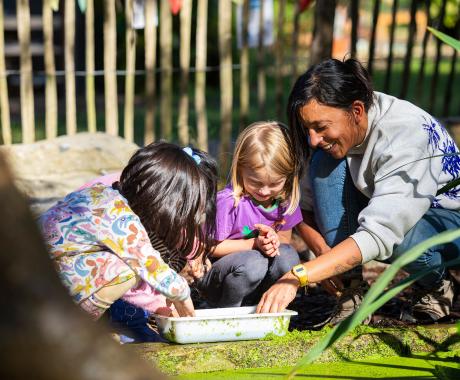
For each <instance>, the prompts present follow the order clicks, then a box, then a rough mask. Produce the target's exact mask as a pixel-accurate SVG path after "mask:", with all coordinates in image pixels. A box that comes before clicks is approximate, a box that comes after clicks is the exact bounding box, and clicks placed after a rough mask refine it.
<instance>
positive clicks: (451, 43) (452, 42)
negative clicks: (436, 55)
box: [428, 27, 460, 51]
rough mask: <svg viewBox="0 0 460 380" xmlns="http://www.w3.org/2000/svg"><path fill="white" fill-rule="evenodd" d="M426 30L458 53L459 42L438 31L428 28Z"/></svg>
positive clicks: (459, 48) (459, 49)
mask: <svg viewBox="0 0 460 380" xmlns="http://www.w3.org/2000/svg"><path fill="white" fill-rule="evenodd" d="M428 30H429V31H430V32H431V33H433V34H434V35H435V36H436V37H438V38H439V39H440V40H441V41H442V42H444V43H446V44H447V45H449V46H452V47H453V48H454V49H455V50H457V51H460V41H459V40H456V39H455V38H452V37H451V36H448V35H447V34H444V33H443V32H440V31H439V30H436V29H433V28H431V27H428Z"/></svg>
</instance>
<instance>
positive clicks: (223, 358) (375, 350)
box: [141, 326, 460, 374]
mask: <svg viewBox="0 0 460 380" xmlns="http://www.w3.org/2000/svg"><path fill="white" fill-rule="evenodd" d="M329 330H330V327H327V328H325V329H323V330H321V331H296V330H294V331H291V332H288V333H287V334H286V335H284V336H277V335H275V334H271V335H270V336H267V337H266V338H265V339H264V340H255V341H254V340H253V341H238V342H224V343H202V344H189V345H161V346H155V344H154V343H152V344H150V345H144V346H142V347H143V348H142V349H141V355H142V356H143V357H145V358H146V359H147V360H149V361H151V362H153V363H155V364H156V365H157V366H158V367H159V368H160V370H163V371H164V372H167V373H169V374H177V373H189V372H206V371H215V370H233V369H242V368H256V367H282V366H286V365H295V364H296V363H297V361H298V360H299V359H300V358H301V357H302V356H303V355H305V354H306V352H307V351H308V350H309V349H310V348H311V347H312V346H313V345H314V344H315V343H316V342H317V341H318V340H319V339H320V338H321V337H322V336H324V335H325V334H327V332H328V331H329ZM155 347H158V348H157V349H155ZM441 350H442V351H447V350H460V337H459V336H458V335H457V334H456V328H451V327H450V326H448V327H437V328H429V329H428V328H426V329H424V328H405V329H401V328H384V329H375V328H369V327H363V326H360V327H359V328H357V329H355V330H354V331H352V332H351V333H350V334H349V335H347V336H346V337H344V338H343V339H342V340H340V341H339V342H337V343H336V344H335V345H334V346H333V347H331V348H329V349H327V350H326V351H325V352H324V353H323V354H322V355H321V356H320V358H318V360H317V363H319V362H337V361H351V360H362V359H366V358H369V357H371V356H380V357H392V356H393V357H394V356H409V355H411V354H412V353H414V352H431V353H433V352H435V351H441Z"/></svg>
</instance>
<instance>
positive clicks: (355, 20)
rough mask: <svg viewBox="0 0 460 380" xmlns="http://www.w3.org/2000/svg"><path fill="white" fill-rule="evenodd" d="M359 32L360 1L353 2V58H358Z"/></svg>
mask: <svg viewBox="0 0 460 380" xmlns="http://www.w3.org/2000/svg"><path fill="white" fill-rule="evenodd" d="M358 30H359V0H351V58H356V45H357V44H358Z"/></svg>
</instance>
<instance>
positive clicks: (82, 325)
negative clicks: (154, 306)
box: [0, 20, 165, 380]
mask: <svg viewBox="0 0 460 380" xmlns="http://www.w3.org/2000/svg"><path fill="white" fill-rule="evenodd" d="M21 22H24V20H22V21H21ZM0 208H1V209H2V210H3V217H4V219H3V222H2V223H1V224H0V242H1V243H0V244H1V249H0V284H1V288H2V289H3V295H2V297H1V299H0V310H2V311H3V313H1V314H0V352H1V353H2V354H1V355H0V378H2V379H38V380H45V379H47V380H60V379H66V380H77V379H79V380H83V379H85V380H86V379H88V380H89V379H92V380H103V379H133V380H134V379H137V380H141V379H142V380H143V379H165V376H163V375H161V374H160V373H159V372H158V371H156V370H155V369H154V368H153V366H150V365H148V364H147V363H146V362H145V361H143V360H141V359H140V358H139V357H136V355H134V353H133V352H132V351H130V350H127V349H126V347H121V346H120V345H119V344H117V343H116V342H115V341H114V340H113V339H111V338H110V336H109V330H108V329H107V327H106V326H105V325H104V324H103V322H102V321H100V322H98V323H95V322H92V321H91V320H90V318H89V316H88V315H85V313H84V312H83V311H82V310H80V308H79V307H78V306H76V305H75V304H74V303H73V302H72V300H71V297H70V296H69V294H68V293H67V291H66V290H65V288H64V287H63V286H62V284H61V282H60V280H59V278H58V276H57V274H56V272H55V270H54V268H53V266H52V260H51V259H50V258H49V256H48V253H47V252H46V249H45V245H44V243H43V240H42V237H41V235H40V232H39V231H38V228H37V224H36V221H35V220H34V218H33V216H32V214H31V212H30V210H29V207H28V205H27V203H26V201H25V199H24V198H23V197H22V195H20V193H19V192H18V191H17V190H16V188H15V187H14V186H13V184H12V176H11V174H10V171H9V170H8V168H7V167H6V164H5V160H4V159H3V156H0Z"/></svg>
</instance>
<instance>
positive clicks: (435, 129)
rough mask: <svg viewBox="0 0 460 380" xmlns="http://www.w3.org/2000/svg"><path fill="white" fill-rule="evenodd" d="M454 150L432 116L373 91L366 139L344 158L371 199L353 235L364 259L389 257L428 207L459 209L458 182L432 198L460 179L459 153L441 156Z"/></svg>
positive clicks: (305, 192)
mask: <svg viewBox="0 0 460 380" xmlns="http://www.w3.org/2000/svg"><path fill="white" fill-rule="evenodd" d="M458 151H459V150H458V148H457V146H456V145H455V142H454V141H453V139H452V138H451V137H450V136H449V134H448V133H447V131H446V130H445V129H444V127H442V126H441V125H440V124H439V122H438V121H437V120H436V119H435V118H433V117H432V116H431V115H429V114H428V113H426V112H425V111H423V110H422V109H420V108H418V107H417V106H415V105H413V104H411V103H409V102H407V101H404V100H400V99H397V98H395V97H393V96H390V95H386V94H382V93H379V92H375V101H374V104H373V106H372V107H371V108H370V109H369V112H368V129H367V132H366V137H365V139H364V141H363V143H362V144H360V145H359V146H356V147H354V148H352V149H350V151H349V152H348V153H347V157H346V159H347V162H348V167H349V169H350V174H351V177H352V179H353V183H354V184H355V186H356V188H357V189H359V190H360V191H361V192H362V193H363V194H364V195H366V196H367V197H368V198H369V199H370V200H369V204H368V206H367V207H365V208H364V209H363V210H362V211H361V213H360V214H359V216H358V223H359V227H358V229H357V231H356V232H355V233H354V234H353V235H351V238H353V240H354V241H355V242H356V244H357V245H358V247H359V248H360V250H361V254H362V257H363V263H366V262H368V261H370V260H373V259H378V260H384V259H386V258H388V257H390V256H391V254H392V252H393V249H394V247H395V246H397V245H399V244H401V242H402V241H403V238H404V236H405V235H406V233H407V232H408V231H409V230H410V229H411V228H412V227H413V226H414V225H415V224H416V223H417V222H418V221H419V220H420V219H421V218H422V216H423V215H424V214H425V213H426V212H427V211H428V209H429V208H430V207H435V208H445V209H450V210H460V186H458V187H456V188H454V189H452V190H450V191H448V192H447V193H445V194H442V195H439V196H436V192H437V191H438V190H439V189H440V188H442V187H443V186H444V185H446V184H447V183H448V182H450V181H452V180H453V179H455V178H458V177H460V156H457V155H450V156H446V155H445V154H449V153H454V152H458ZM434 156H439V157H434ZM307 183H308V180H304V181H303V182H302V201H301V207H302V208H304V209H311V197H310V189H309V188H308V184H307ZM459 227H460V226H459Z"/></svg>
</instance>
